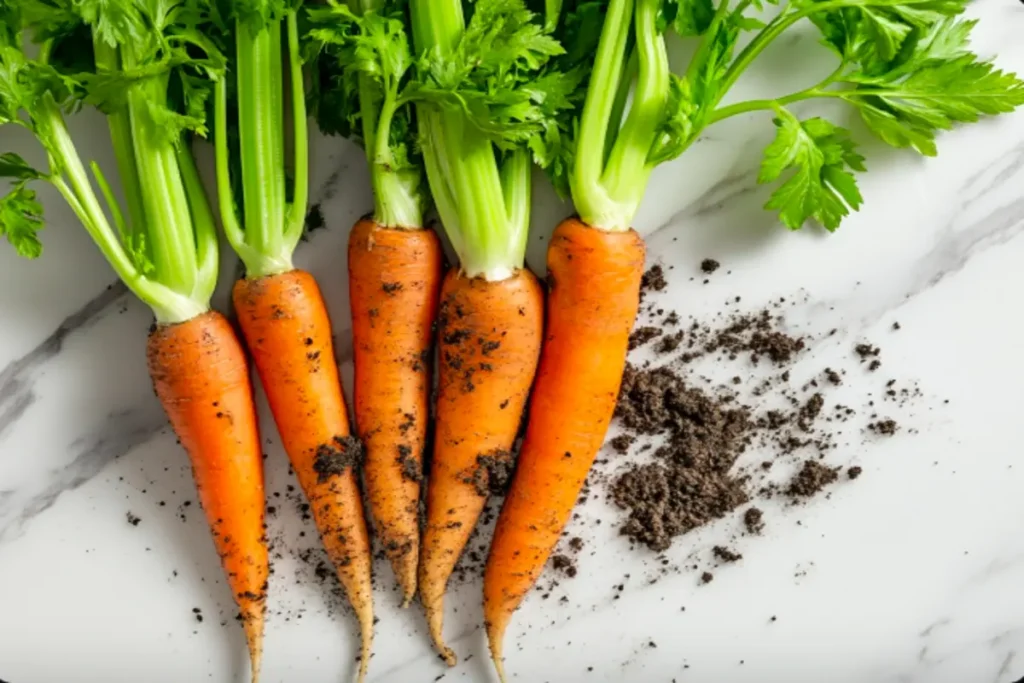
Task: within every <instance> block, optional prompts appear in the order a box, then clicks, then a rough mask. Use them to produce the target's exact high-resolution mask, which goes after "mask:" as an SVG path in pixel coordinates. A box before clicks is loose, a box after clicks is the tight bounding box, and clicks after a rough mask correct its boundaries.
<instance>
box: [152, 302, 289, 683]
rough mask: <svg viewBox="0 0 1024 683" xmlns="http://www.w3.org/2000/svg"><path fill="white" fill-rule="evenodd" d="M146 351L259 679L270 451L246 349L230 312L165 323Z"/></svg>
mask: <svg viewBox="0 0 1024 683" xmlns="http://www.w3.org/2000/svg"><path fill="white" fill-rule="evenodd" d="M146 356H147V360H148V364H149V373H150V375H151V376H152V378H153V386H154V388H155V389H156V395H157V397H159V399H160V402H161V404H163V407H164V410H165V411H166V412H167V416H168V417H169V418H170V421H171V426H172V427H173V428H174V431H175V433H176V434H177V435H178V438H180V439H181V443H182V445H183V446H184V447H185V450H186V451H188V454H189V458H190V459H191V461H192V474H193V476H194V477H195V481H196V487H197V488H198V490H199V502H200V503H201V504H202V506H203V511H204V512H205V513H206V518H207V520H208V521H209V523H210V528H211V529H212V530H213V540H214V543H215V544H216V546H217V552H218V553H219V554H220V559H221V562H222V563H223V565H224V571H225V572H226V573H227V578H228V585H229V586H230V587H231V592H232V593H233V594H234V596H235V601H236V602H237V603H238V608H239V611H240V613H241V619H242V625H243V626H244V627H245V637H246V640H247V641H248V643H249V656H250V659H251V662H252V680H253V681H254V682H255V681H256V680H257V678H258V677H259V670H260V659H261V658H262V655H263V619H264V613H265V611H266V601H267V576H268V574H269V567H270V565H269V560H268V558H267V544H266V537H265V535H264V531H263V455H262V451H261V449H260V435H259V429H258V428H257V422H256V410H255V408H254V406H253V401H252V385H251V384H250V382H249V368H248V365H247V363H246V359H245V353H244V352H243V350H242V346H241V344H239V342H238V337H237V336H235V332H234V330H233V329H231V325H230V324H228V322H227V320H225V319H224V316H222V315H220V314H219V313H215V312H208V313H204V314H202V315H200V316H198V317H195V318H192V319H191V320H189V321H187V322H183V323H177V324H173V325H157V326H156V328H154V330H153V331H152V332H151V333H150V335H149V344H148V347H147V353H146Z"/></svg>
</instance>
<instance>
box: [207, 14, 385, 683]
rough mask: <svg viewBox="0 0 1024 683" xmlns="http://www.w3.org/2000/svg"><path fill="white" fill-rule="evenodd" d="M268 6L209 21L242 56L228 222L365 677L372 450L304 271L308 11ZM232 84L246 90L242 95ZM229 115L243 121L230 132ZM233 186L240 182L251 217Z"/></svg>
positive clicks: (224, 145)
mask: <svg viewBox="0 0 1024 683" xmlns="http://www.w3.org/2000/svg"><path fill="white" fill-rule="evenodd" d="M264 9H265V10H266V11H265V12H253V11H251V8H250V7H248V6H247V4H246V3H230V10H231V14H230V16H229V18H230V19H231V20H232V21H233V23H232V24H231V25H230V26H224V25H223V24H217V23H216V22H214V21H211V22H210V23H209V38H210V39H211V40H213V41H215V42H217V43H219V44H221V45H224V51H225V52H226V53H228V54H232V55H233V60H234V61H233V62H232V63H231V64H230V65H229V67H230V68H229V71H230V72H231V73H233V74H234V75H235V81H234V83H233V84H229V83H228V80H227V77H226V76H224V77H221V78H219V79H218V80H217V81H216V84H215V99H214V118H215V121H214V123H215V130H214V142H215V146H216V162H217V184H218V193H219V196H220V213H221V220H222V223H223V226H224V232H225V235H226V236H227V239H228V242H229V243H230V244H231V246H232V248H233V249H234V250H235V251H236V252H237V253H238V255H239V257H240V258H241V260H242V262H243V263H244V264H245V269H246V274H245V277H244V278H243V279H241V280H239V281H238V282H237V283H236V284H235V287H234V292H233V301H234V305H235V310H236V312H237V315H238V321H239V325H240V326H241V329H242V333H243V336H244V337H245V341H246V344H247V346H248V348H249V350H250V352H251V353H252V357H253V361H254V363H255V365H256V369H257V371H258V373H259V376H260V380H261V382H262V384H263V388H264V390H265V391H266V394H267V399H268V402H269V404H270V409H271V412H272V413H273V415H274V420H275V422H276V423H277V428H278V432H279V433H280V435H281V441H282V444H283V446H284V449H285V451H286V452H287V453H288V457H289V459H290V461H291V463H292V468H293V469H294V470H295V474H296V477H297V478H298V480H299V484H300V485H301V487H302V490H303V493H304V494H305V495H306V498H307V499H308V500H309V503H310V511H311V512H312V515H313V519H314V521H315V522H316V526H317V529H318V530H319V532H320V537H321V539H322V541H323V544H324V547H325V548H326V550H327V554H328V556H329V557H330V559H331V562H332V563H333V565H334V567H335V570H336V573H337V575H338V579H339V580H340V581H341V584H342V586H344V588H345V592H346V594H347V595H348V599H349V601H350V602H351V603H352V607H353V608H354V610H355V613H356V617H357V618H358V620H359V625H360V636H361V640H362V648H361V655H360V665H359V674H358V675H359V680H363V679H364V678H365V676H366V672H367V667H368V666H369V662H370V651H371V646H372V642H373V596H372V587H371V553H370V541H369V536H368V533H367V528H366V520H365V517H364V514H363V504H362V498H361V496H360V492H359V485H358V472H359V469H360V466H361V452H362V447H361V445H360V443H359V441H358V439H356V438H355V437H353V436H352V435H351V433H350V430H349V424H348V417H347V414H346V408H345V400H344V397H343V396H342V391H341V381H340V377H339V373H338V366H337V360H336V359H335V356H334V343H333V339H332V331H331V321H330V319H329V318H328V314H327V307H326V305H325V303H324V300H323V296H322V294H321V292H320V288H319V287H318V286H317V284H316V281H315V280H314V278H313V276H312V275H310V274H309V273H307V272H305V271H303V270H299V269H296V268H295V267H294V265H293V263H292V255H293V253H294V251H295V248H296V246H297V245H298V242H299V240H300V238H301V236H302V233H303V228H304V220H305V214H306V209H307V207H306V203H307V198H308V194H309V170H308V154H309V141H308V133H307V124H306V94H305V92H304V91H303V76H302V59H301V57H300V54H299V34H298V12H299V8H298V7H297V6H292V5H285V4H283V3H282V4H281V5H280V6H277V5H273V6H268V7H265V8H264ZM218 26H221V28H220V30H218V29H217V27H218ZM286 74H287V79H286ZM286 81H287V82H288V85H289V86H290V91H289V90H288V89H287V88H286V87H285V82H286ZM229 85H233V86H234V87H233V88H230V90H231V92H230V94H229ZM286 102H289V103H290V106H291V114H292V116H291V126H292V137H293V148H294V177H293V178H292V179H291V181H290V182H289V179H288V174H287V173H286V169H285V163H284V158H285V132H286V121H285V115H284V112H285V105H286ZM229 114H231V115H234V116H236V117H237V121H236V126H234V127H230V128H229V126H228V119H229ZM230 136H234V137H230ZM232 181H236V182H237V183H238V184H239V188H238V191H239V192H240V193H241V197H240V198H239V199H240V202H239V203H238V206H240V207H241V212H240V213H241V215H239V210H238V209H237V208H236V202H235V192H236V189H235V187H234V186H233V184H232ZM289 198H290V200H289Z"/></svg>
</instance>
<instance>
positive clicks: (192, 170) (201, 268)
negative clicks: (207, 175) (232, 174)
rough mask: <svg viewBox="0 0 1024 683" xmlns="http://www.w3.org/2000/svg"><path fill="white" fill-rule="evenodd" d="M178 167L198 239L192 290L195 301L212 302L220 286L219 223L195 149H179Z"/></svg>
mask: <svg viewBox="0 0 1024 683" xmlns="http://www.w3.org/2000/svg"><path fill="white" fill-rule="evenodd" d="M177 152H178V166H179V167H180V168H181V178H182V181H183V182H184V184H185V195H186V197H187V198H188V208H189V214H190V215H191V217H192V228H193V230H195V239H196V260H197V262H198V269H197V270H196V281H195V285H194V287H193V290H192V296H193V298H195V299H197V300H199V301H209V299H210V297H211V296H213V290H214V289H215V288H216V287H217V270H218V266H219V263H218V253H217V224H216V222H215V221H214V218H213V210H212V209H211V208H210V202H209V200H208V199H207V197H206V190H205V189H203V180H202V178H200V176H199V169H198V168H196V161H195V159H194V158H193V156H192V150H191V149H189V146H188V145H187V144H185V143H182V144H181V145H179V146H178V150H177Z"/></svg>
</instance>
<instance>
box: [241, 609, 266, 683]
mask: <svg viewBox="0 0 1024 683" xmlns="http://www.w3.org/2000/svg"><path fill="white" fill-rule="evenodd" d="M245 639H246V641H248V644H249V667H250V669H252V683H259V681H260V665H261V663H262V662H263V615H261V614H255V615H252V616H250V617H249V618H248V619H247V620H246V621H245Z"/></svg>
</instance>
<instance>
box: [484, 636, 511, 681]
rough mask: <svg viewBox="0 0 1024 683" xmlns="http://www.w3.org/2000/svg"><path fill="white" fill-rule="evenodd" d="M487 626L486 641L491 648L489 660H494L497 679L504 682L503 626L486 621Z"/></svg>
mask: <svg viewBox="0 0 1024 683" xmlns="http://www.w3.org/2000/svg"><path fill="white" fill-rule="evenodd" d="M486 626H487V642H488V645H490V648H491V661H492V662H494V670H495V671H497V672H498V679H499V680H500V681H501V683H506V681H507V679H506V678H505V652H504V645H503V643H504V640H505V627H504V626H495V625H493V624H491V623H490V622H488V623H487V624H486Z"/></svg>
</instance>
